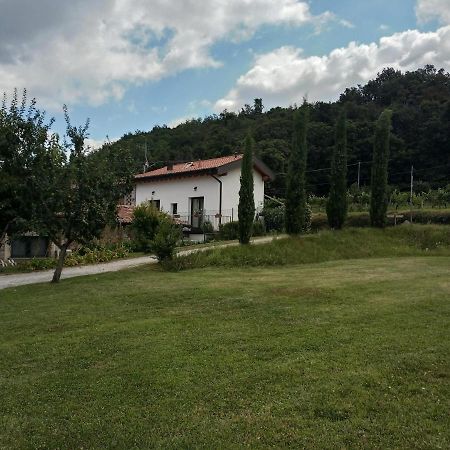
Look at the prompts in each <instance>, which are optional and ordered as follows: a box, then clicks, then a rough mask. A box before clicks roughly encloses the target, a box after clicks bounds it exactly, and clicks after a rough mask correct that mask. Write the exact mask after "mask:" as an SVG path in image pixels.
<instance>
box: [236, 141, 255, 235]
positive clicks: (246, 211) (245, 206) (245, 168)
mask: <svg viewBox="0 0 450 450" xmlns="http://www.w3.org/2000/svg"><path fill="white" fill-rule="evenodd" d="M253 187H254V186H253V138H252V137H251V135H250V134H248V135H247V137H246V139H245V150H244V157H243V158H242V166H241V187H240V189H239V206H238V216H239V242H240V243H241V244H248V243H249V242H250V237H251V235H252V228H253V221H254V219H255V198H254V195H253Z"/></svg>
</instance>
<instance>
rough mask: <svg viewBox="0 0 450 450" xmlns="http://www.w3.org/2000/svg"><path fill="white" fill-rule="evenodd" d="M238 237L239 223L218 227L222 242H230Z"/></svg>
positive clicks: (228, 223)
mask: <svg viewBox="0 0 450 450" xmlns="http://www.w3.org/2000/svg"><path fill="white" fill-rule="evenodd" d="M238 237H239V222H238V221H236V220H235V221H233V222H227V223H223V224H222V225H220V226H219V238H220V239H222V240H224V241H232V240H234V239H237V238H238Z"/></svg>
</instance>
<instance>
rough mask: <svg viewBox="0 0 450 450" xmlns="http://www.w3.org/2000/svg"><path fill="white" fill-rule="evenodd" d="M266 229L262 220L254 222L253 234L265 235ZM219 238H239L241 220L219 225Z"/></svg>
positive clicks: (227, 239)
mask: <svg viewBox="0 0 450 450" xmlns="http://www.w3.org/2000/svg"><path fill="white" fill-rule="evenodd" d="M265 234H266V229H265V227H264V224H263V223H262V222H261V221H260V220H256V221H255V222H254V223H253V229H252V236H264V235H265ZM219 239H221V240H224V241H233V240H235V239H239V222H237V221H234V222H227V223H224V224H222V225H220V227H219Z"/></svg>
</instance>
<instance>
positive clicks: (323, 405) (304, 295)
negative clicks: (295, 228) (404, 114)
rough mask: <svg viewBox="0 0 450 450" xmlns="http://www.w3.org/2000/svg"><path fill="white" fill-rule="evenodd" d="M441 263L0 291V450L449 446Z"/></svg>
mask: <svg viewBox="0 0 450 450" xmlns="http://www.w3.org/2000/svg"><path fill="white" fill-rule="evenodd" d="M449 311H450V257H447V256H441V257H439V256H429V257H405V258H392V259H389V258H385V259H365V260H347V261H335V262H326V263H320V264H310V265H297V266H290V267H276V268H265V269H261V268H245V269H242V268H241V269H203V270H191V271H185V272H179V273H163V272H158V271H155V270H150V269H149V268H145V267H144V268H140V269H135V270H130V271H125V272H121V273H111V274H105V275H101V276H91V277H82V278H78V279H70V280H65V281H63V282H62V283H61V284H60V285H36V286H27V287H22V288H15V289H9V290H4V291H0V448H70V449H75V448H114V447H116V448H121V449H131V448H149V447H164V448H175V447H177V448H180V447H183V448H194V447H204V448H224V447H227V448H230V447H232V448H236V447H243V446H249V447H269V446H272V447H285V446H292V447H294V448H300V447H308V448H327V449H330V448H344V447H346V448H357V447H358V448H361V447H364V448H408V449H410V448H448V447H449V446H450V440H449V428H448V425H449V421H448V411H449V402H448V399H449V394H450V392H449V376H450V370H449V354H450V348H449V347H450V345H449V334H448V333H449V332H448V330H449V325H450V323H449Z"/></svg>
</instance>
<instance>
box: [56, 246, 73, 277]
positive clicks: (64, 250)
mask: <svg viewBox="0 0 450 450" xmlns="http://www.w3.org/2000/svg"><path fill="white" fill-rule="evenodd" d="M69 244H70V242H65V243H64V244H63V245H61V250H60V252H59V258H58V264H57V265H56V269H55V273H54V274H53V279H52V283H58V282H59V279H60V278H61V273H62V270H63V266H64V260H65V259H66V253H67V247H69Z"/></svg>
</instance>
